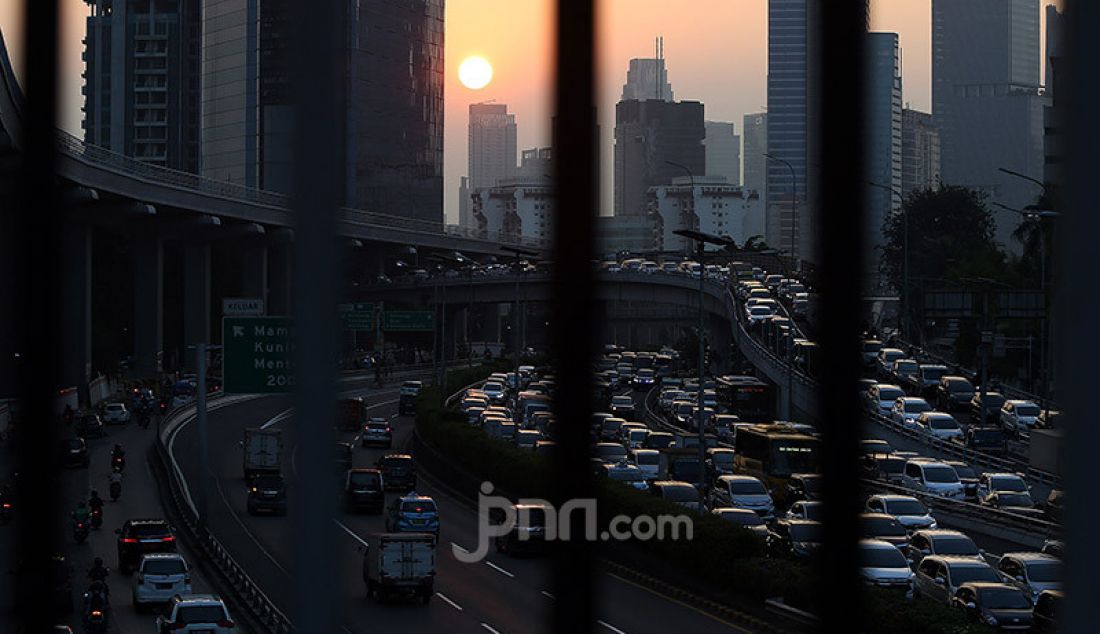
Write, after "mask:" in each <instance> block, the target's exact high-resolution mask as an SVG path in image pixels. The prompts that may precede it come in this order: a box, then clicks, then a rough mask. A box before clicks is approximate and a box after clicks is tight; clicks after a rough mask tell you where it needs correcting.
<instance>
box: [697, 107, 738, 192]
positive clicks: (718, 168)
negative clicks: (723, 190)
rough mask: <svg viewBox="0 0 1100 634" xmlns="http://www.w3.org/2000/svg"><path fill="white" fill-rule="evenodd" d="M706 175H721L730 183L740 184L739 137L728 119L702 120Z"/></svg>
mask: <svg viewBox="0 0 1100 634" xmlns="http://www.w3.org/2000/svg"><path fill="white" fill-rule="evenodd" d="M703 130H704V136H703V146H704V148H705V149H706V165H707V176H721V177H722V178H725V179H726V182H727V183H729V184H730V185H740V184H741V137H739V136H737V134H736V133H735V132H734V127H733V123H730V122H728V121H705V122H703Z"/></svg>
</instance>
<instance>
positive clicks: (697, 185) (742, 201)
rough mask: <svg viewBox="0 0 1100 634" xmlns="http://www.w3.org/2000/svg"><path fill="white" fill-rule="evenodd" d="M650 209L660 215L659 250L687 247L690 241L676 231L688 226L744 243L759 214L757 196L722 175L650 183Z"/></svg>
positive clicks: (684, 248) (683, 177) (652, 212)
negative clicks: (653, 185)
mask: <svg viewBox="0 0 1100 634" xmlns="http://www.w3.org/2000/svg"><path fill="white" fill-rule="evenodd" d="M647 197H648V203H649V213H650V214H652V215H655V216H659V217H660V222H659V226H660V228H661V231H660V239H661V245H662V247H661V248H662V250H666V251H679V250H685V251H690V250H691V248H692V241H691V240H689V239H687V238H683V237H681V236H678V235H676V233H675V232H676V231H679V230H682V229H688V230H692V231H702V232H703V233H709V234H712V235H717V236H725V237H728V238H732V239H733V241H734V242H736V243H737V244H740V245H743V244H744V243H745V241H746V240H748V238H750V237H751V236H752V235H755V234H753V233H750V232H751V231H753V228H754V225H755V220H756V218H757V217H758V216H760V215H761V212H762V210H761V209H760V197H759V196H758V195H757V194H756V193H755V192H752V191H749V190H747V189H744V188H743V187H741V186H739V185H733V184H731V183H728V182H726V179H724V178H722V177H721V176H704V177H700V178H689V177H687V176H678V177H676V178H673V179H672V183H671V184H669V185H658V186H656V187H650V188H649V191H648V192H647ZM708 248H717V247H708Z"/></svg>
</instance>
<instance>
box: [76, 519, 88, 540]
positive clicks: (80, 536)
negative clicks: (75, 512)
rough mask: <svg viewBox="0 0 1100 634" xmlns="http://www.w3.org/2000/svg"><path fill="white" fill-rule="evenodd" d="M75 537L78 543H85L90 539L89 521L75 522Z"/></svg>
mask: <svg viewBox="0 0 1100 634" xmlns="http://www.w3.org/2000/svg"><path fill="white" fill-rule="evenodd" d="M73 539H75V540H76V543H78V544H83V543H84V540H85V539H88V523H87V522H82V521H76V522H73Z"/></svg>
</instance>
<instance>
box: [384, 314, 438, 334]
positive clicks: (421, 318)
mask: <svg viewBox="0 0 1100 634" xmlns="http://www.w3.org/2000/svg"><path fill="white" fill-rule="evenodd" d="M432 315H433V313H432V311H430V310H387V311H386V312H384V313H382V329H383V330H386V331H389V332H398V331H419V330H424V331H428V332H431V331H433V330H435V320H434V318H433V316H432Z"/></svg>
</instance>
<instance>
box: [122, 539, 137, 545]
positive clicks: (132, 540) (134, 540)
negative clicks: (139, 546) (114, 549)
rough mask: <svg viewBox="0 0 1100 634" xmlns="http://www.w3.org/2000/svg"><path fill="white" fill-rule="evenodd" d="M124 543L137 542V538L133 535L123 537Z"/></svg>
mask: <svg viewBox="0 0 1100 634" xmlns="http://www.w3.org/2000/svg"><path fill="white" fill-rule="evenodd" d="M122 543H123V544H136V543H137V540H136V539H134V538H133V537H123V538H122Z"/></svg>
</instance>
